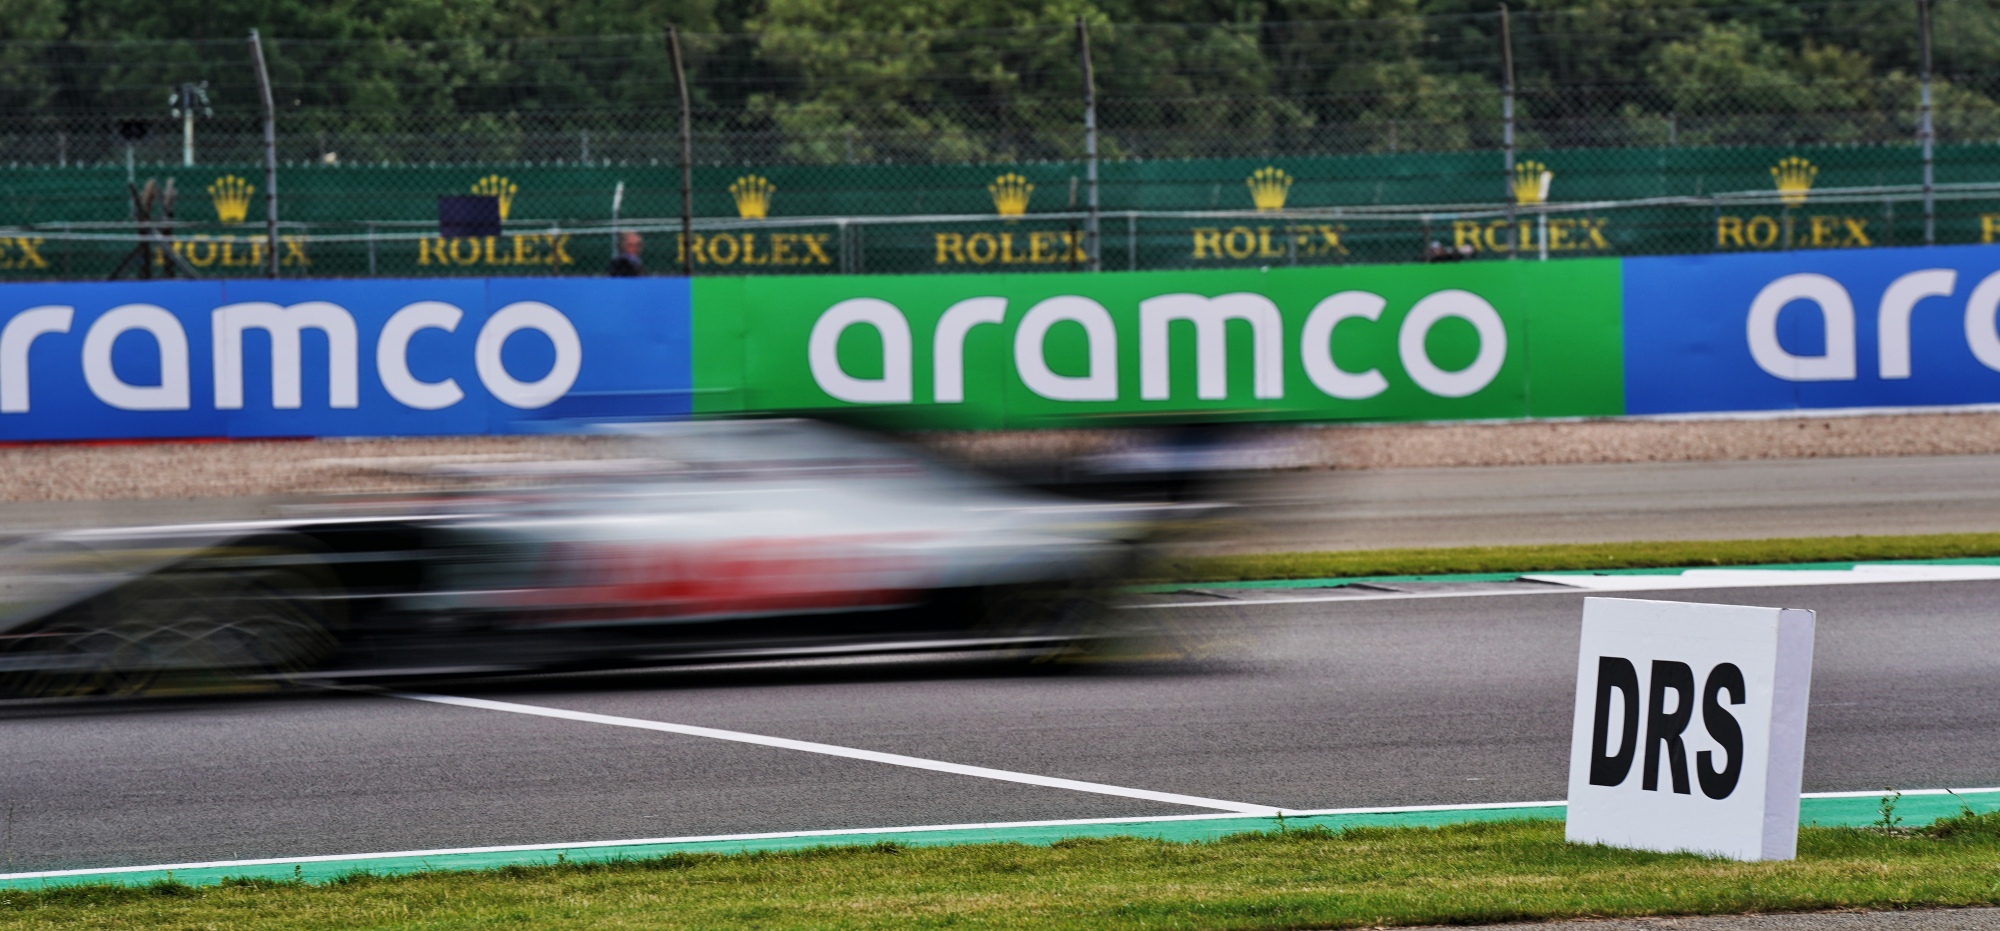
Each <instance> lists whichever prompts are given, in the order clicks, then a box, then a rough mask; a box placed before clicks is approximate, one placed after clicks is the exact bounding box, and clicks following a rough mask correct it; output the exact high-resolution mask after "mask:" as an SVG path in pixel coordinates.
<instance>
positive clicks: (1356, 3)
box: [0, 0, 2000, 164]
mask: <svg viewBox="0 0 2000 931" xmlns="http://www.w3.org/2000/svg"><path fill="white" fill-rule="evenodd" d="M1496 7H1497V4H1495V3H1492V2H1490V0H1145V2H1139V0H935V2H925V3H917V2H907V0H897V2H888V0H665V2H659V3H647V2H640V0H572V2H566V3H561V4H543V3H530V2H523V0H456V2H445V0H331V2H320V3H308V2H301V0H146V2H140V0H72V2H69V3H60V2H57V0H0V40H8V41H6V42H0V105H4V109H5V111H6V112H8V113H10V114H12V116H11V117H9V119H13V120H16V121H19V120H39V121H42V123H45V124H47V125H48V126H51V127H59V126H71V127H72V129H71V130H70V131H71V132H73V133H84V134H85V135H91V136H92V137H93V138H95V137H96V136H97V135H100V134H102V131H103V129H104V125H105V123H106V121H107V120H117V119H125V118H131V117H134V116H139V117H151V118H158V117H159V116H160V115H161V114H160V112H159V111H161V110H163V109H164V108H163V107H162V106H161V100H162V99H163V94H164V91H165V90H166V89H167V88H168V87H171V86H172V85H174V84H176V83H178V82H181V81H193V80H208V81H211V83H212V84H213V85H214V87H213V91H214V94H215V100H216V106H217V110H218V115H217V119H218V120H219V121H221V122H220V123H218V124H217V125H216V126H215V127H212V129H217V130H224V131H236V132H242V133H248V132H250V129H251V127H250V124H249V122H246V121H249V120H251V119H252V118H253V117H254V111H255V105H256V104H255V91H254V87H252V85H251V84H250V82H249V75H248V72H247V68H246V61H245V53H244V49H243V47H242V37H243V36H244V34H245V33H246V32H247V30H249V29H250V28H252V27H256V28H259V29H261V30H262V31H263V33H264V35H265V36H267V37H268V38H269V39H270V46H271V48H270V52H271V54H270V59H271V68H272V72H273V79H274V81H275V82H276V84H277V86H278V90H279V96H280V98H281V101H280V103H281V136H282V137H283V138H284V139H286V140H287V144H288V145H291V146H293V147H295V148H296V147H300V146H305V147H307V148H311V147H310V146H308V145H307V144H306V143H305V142H302V141H298V140H305V139H308V138H311V139H315V140H317V139H320V138H322V137H328V136H331V137H337V141H338V147H339V148H340V150H341V154H342V156H343V157H344V158H346V159H349V160H376V159H386V160H396V161H411V160H417V161H424V160H437V159H445V160H454V159H459V158H464V159H473V160H487V161H500V160H508V159H518V158H538V157H542V155H541V153H540V152H539V151H538V150H536V149H534V145H535V144H536V143H535V140H537V139H545V138H552V136H553V135H556V134H562V135H564V136H565V138H568V137H570V136H574V134H576V133H577V132H591V133H596V134H599V136H600V137H601V142H600V143H599V148H600V150H602V151H605V152H607V153H609V152H613V151H616V152H618V153H620V155H621V157H632V156H634V155H638V154H641V153H648V152H650V153H653V154H654V155H657V154H658V153H659V152H660V151H661V149H662V147H663V146H664V145H666V144H667V140H668V139H669V138H670V134H671V133H672V131H673V128H674V124H673V112H672V100H673V97H674V93H675V92H674V88H673V82H672V74H671V71H670V69H669V67H668V64H667V60H666V56H665V54H664V51H663V47H662V46H663V42H662V39H661V34H662V31H663V30H664V29H665V28H666V27H667V26H668V25H677V26H679V27H681V28H682V29H683V30H684V32H685V35H684V40H685V45H686V48H687V51H688V58H689V66H690V70H691V74H690V77H691V84H692V92H693V95H694V98H695V101H696V104H697V113H696V122H697V129H698V130H699V134H698V135H699V152H698V157H699V158H700V159H701V160H702V161H704V162H726V163H743V162H749V163H766V164H768V163H772V162H796V163H809V164H825V163H843V162H882V161H893V162H906V161H944V162H988V161H1020V160H1034V159H1066V158H1074V157H1076V156H1077V155H1079V154H1080V151H1081V146H1082V139H1081V133H1080V132H1079V131H1078V126H1079V124H1080V122H1081V119H1082V105H1081V101H1080V97H1081V90H1082V82H1081V75H1080V73H1079V71H1078V67H1077V59H1076V35H1075V23H1076V21H1077V20H1078V19H1079V18H1081V19H1082V20H1084V21H1085V22H1087V23H1088V24H1089V25H1090V30H1091V43H1092V53H1093V58H1094V60H1095V63H1096V79H1097V81H1096V82H1097V87H1098V90H1099V93H1100V122H1101V124H1102V126H1103V127H1104V139H1103V143H1102V146H1103V150H1104V152H1105V154H1106V155H1107V156H1108V157H1110V158H1125V157H1131V158H1147V159H1157V158H1180V157H1195V156H1201V157H1212V156H1229V155H1242V156H1258V157H1263V156H1266V155H1270V154H1328V153H1336V152H1354V151H1382V152H1386V151H1419V150H1429V151H1452V150H1464V149H1469V148H1481V147H1492V146H1495V145H1497V144H1498V133H1499V130H1498V116H1499V109H1500V101H1499V88H1500V84H1501V68H1500V54H1499V35H1498V32H1499V30H1498V18H1497V16H1495V15H1494V12H1495V9H1496ZM1996 14H2000V0H1956V2H1953V3H1948V4H1939V9H1938V13H1937V17H1938V23H1937V36H1938V41H1937V49H1938V52H1937V55H1938V67H1939V69H1940V75H1941V77H1940V79H1939V81H1938V84H1937V89H1936V97H1937V106H1938V119H1937V123H1938V127H1939V137H1940V139H1942V140H1946V141H1950V140H1955V139H1956V140H1965V139H1981V140H1984V139H1989V138H1991V137H1992V136H1993V135H1994V134H1995V133H1996V132H2000V106H1996V105H1995V103H1994V99H1995V95H1996V93H2000V67H1996V66H2000V25H1996V24H2000V15H1996ZM1513 37H1514V39H1513V48H1514V62H1515V76H1516V83H1517V86H1518V88H1519V92H1520V101H1519V111H1520V124H1519V140H1520V142H1521V144H1522V145H1524V146H1542V147H1564V148H1571V147H1591V146H1629V145H1658V144H1662V143H1665V142H1678V143H1680V144H1690V145H1692V144H1724V145H1736V144H1751V143H1754V144H1759V145H1769V144H1772V143H1774V142H1776V143H1796V144H1807V143H1884V142H1896V141H1907V140H1909V139H1910V138H1911V135H1912V132H1913V126H1914V111H1915V106H1916V74H1917V71H1918V59H1917V54H1916V51H1915V50H1916V45H1917V42H1916V27H1915V16H1914V12H1913V5H1912V4H1910V3H1908V2H1907V0H1864V2H1853V0H1848V2H1837V3H1832V4H1825V5H1799V4H1792V3H1788V2H1783V0H1736V2H1731V3H1729V4H1691V5H1685V6H1668V7H1658V6H1651V5H1645V4H1639V3H1633V2H1629V0H1527V2H1525V3H1521V4H1518V5H1517V11H1516V13H1515V14H1514V17H1513ZM232 120H233V121H235V123H234V124H231V123H230V121H232ZM64 121H67V122H64ZM79 121H81V122H79ZM85 124H88V125H89V126H92V127H95V128H94V129H91V130H90V131H89V132H87V133H86V132H85V130H84V128H83V127H85ZM17 125H18V124H17ZM231 126H234V129H232V128H231ZM538 134H539V135H538ZM621 140H622V145H623V146H624V147H623V148H616V146H618V145H620V144H621ZM572 141H573V140H572ZM0 145H4V140H0ZM320 145H321V146H322V147H324V148H328V149H329V150H330V149H331V148H332V144H331V143H320ZM564 145H566V146H568V145H570V143H567V142H566V143H564ZM474 148H476V150H477V151H476V154H472V152H471V150H472V149H474ZM572 150H573V146H572V147H571V148H570V149H564V150H563V151H572ZM105 151H106V153H108V152H109V151H110V150H109V149H106V150H105ZM294 154H296V153H294ZM85 155H86V156H87V157H95V156H90V153H85Z"/></svg>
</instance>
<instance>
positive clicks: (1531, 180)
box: [1513, 161, 1556, 204]
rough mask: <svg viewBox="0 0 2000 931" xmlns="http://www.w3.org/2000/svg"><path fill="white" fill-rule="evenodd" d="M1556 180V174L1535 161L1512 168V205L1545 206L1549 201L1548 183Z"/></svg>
mask: <svg viewBox="0 0 2000 931" xmlns="http://www.w3.org/2000/svg"><path fill="white" fill-rule="evenodd" d="M1555 179H1556V173H1555V172H1553V171H1550V170H1549V166H1547V165H1544V164H1542V163H1541V162H1537V161H1526V162H1520V163H1517V164H1516V165H1515V166H1514V181H1513V190H1514V203H1517V204H1545V203H1548V201H1549V183H1550V182H1552V181H1554V180H1555Z"/></svg>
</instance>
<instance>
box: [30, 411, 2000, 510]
mask: <svg viewBox="0 0 2000 931" xmlns="http://www.w3.org/2000/svg"><path fill="white" fill-rule="evenodd" d="M1263 434H1264V437H1265V438H1266V439H1267V440H1268V441H1269V442H1268V444H1267V445H1269V446H1271V447H1273V448H1277V449H1280V450H1281V454H1280V455H1278V456H1277V457H1276V460H1275V461H1274V462H1273V464H1275V465H1282V466H1284V467H1288V468H1306V469H1313V468H1336V469H1396V468H1424V467H1436V466H1491V465H1544V464H1557V463H1600V462H1671V461H1700V460H1728V459H1797V458H1819V457H1831V456H1936V455H1966V454H1982V453H2000V412H1992V411H1983V410H1982V411H1977V412H1966V413H1925V414H1901V415H1875V416H1835V417H1827V416H1814V417H1783V418H1768V419H1753V420H1641V419H1626V420H1589V421H1528V422H1503V423H1452V424H1382V425H1307V426H1293V427H1274V428H1269V429H1267V430H1265V431H1263ZM1133 436H1134V434H1131V433H1124V432H1118V431H1111V430H1042V431H991V432H966V433H932V434H922V435H917V436H915V437H913V439H915V440H916V441H918V442H919V443H921V444H924V445H927V446H930V447H932V448H934V449H936V450H937V451H939V452H941V453H944V454H947V455H950V456H954V457H959V458H963V459H966V460H970V461H973V462H978V463H995V464H1002V463H1009V462H1019V461H1029V460H1047V459H1054V458H1060V457H1064V456H1073V455H1083V454H1089V453H1094V452H1101V451H1105V450H1108V449H1112V448H1115V447H1118V446H1120V445H1123V444H1125V443H1127V442H1129V441H1130V440H1131V439H1132V437H1133ZM628 454H629V453H628V451H627V450H626V449H624V448H623V447H621V446H620V444H619V442H618V441H616V440H613V439H608V438H599V437H568V436H553V437H552V436H518V437H514V436H488V437H421V438H404V439H367V440H278V441H262V440H248V441H230V442H218V441H201V442H185V441H161V442H145V443H140V442H119V443H33V444H16V445H0V501H8V502H32V501H104V500H118V499H158V498H215V497H237V496H290V495H305V494H328V493H369V492H397V491H413V490H420V489H422V488H424V487H427V486H429V485H430V484H432V482H433V481H434V480H433V479H431V478H428V477H426V475H425V467H426V466H429V465H433V464H438V463H463V462H506V461H524V460H534V461H541V460H573V459H596V458H616V457H619V456H623V455H628Z"/></svg>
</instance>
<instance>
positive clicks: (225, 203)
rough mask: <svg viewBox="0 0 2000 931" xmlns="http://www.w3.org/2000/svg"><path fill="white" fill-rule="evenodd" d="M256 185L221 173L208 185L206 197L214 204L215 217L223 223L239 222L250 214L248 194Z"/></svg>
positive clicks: (254, 190) (252, 191)
mask: <svg viewBox="0 0 2000 931" xmlns="http://www.w3.org/2000/svg"><path fill="white" fill-rule="evenodd" d="M255 193H257V187H256V185H253V184H251V183H250V182H248V181H245V180H243V179H242V178H239V177H237V176H235V175H223V176H222V177H220V178H217V179H215V181H214V183H212V184H210V185H209V186H208V199H209V200H210V201H212V202H213V203H214V204H215V218H216V219H217V220H220V221H222V222H224V223H232V224H233V223H241V222H243V219H244V218H245V217H248V216H249V215H250V195H252V194H255Z"/></svg>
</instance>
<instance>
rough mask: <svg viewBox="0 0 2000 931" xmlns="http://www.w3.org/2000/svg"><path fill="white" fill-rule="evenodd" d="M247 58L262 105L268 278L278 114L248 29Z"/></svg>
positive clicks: (274, 247)
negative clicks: (252, 63)
mask: <svg viewBox="0 0 2000 931" xmlns="http://www.w3.org/2000/svg"><path fill="white" fill-rule="evenodd" d="M250 58H251V60H252V61H254V62H255V63H256V65H257V96H258V97H259V98H261V99H262V100H263V102H264V235H265V239H266V240H267V244H266V248H268V249H269V250H270V253H271V272H270V274H271V277H273V278H276V277H278V113H277V109H278V107H277V104H275V103H273V102H272V101H271V72H270V70H269V69H267V68H265V67H264V43H263V41H262V40H261V39H259V38H257V30H255V29H252V30H250Z"/></svg>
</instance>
